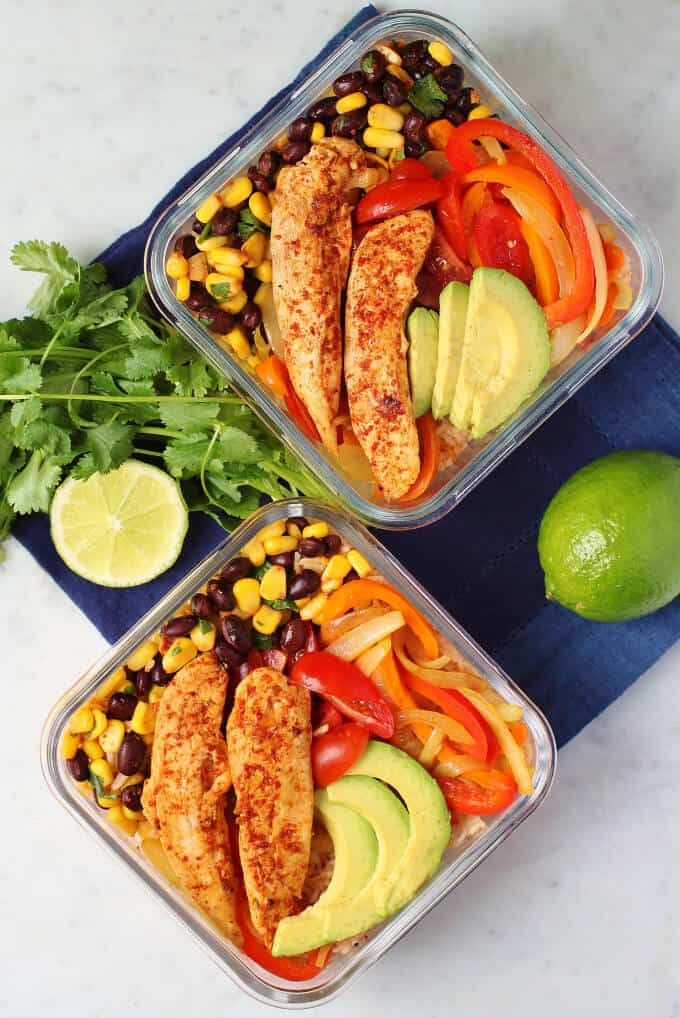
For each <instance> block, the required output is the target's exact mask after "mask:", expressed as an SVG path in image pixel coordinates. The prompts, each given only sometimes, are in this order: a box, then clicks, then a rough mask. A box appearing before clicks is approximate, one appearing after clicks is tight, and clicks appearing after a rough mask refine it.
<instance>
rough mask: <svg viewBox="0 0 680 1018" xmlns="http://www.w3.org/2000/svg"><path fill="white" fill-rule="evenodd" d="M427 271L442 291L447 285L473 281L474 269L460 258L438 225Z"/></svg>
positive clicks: (431, 245)
mask: <svg viewBox="0 0 680 1018" xmlns="http://www.w3.org/2000/svg"><path fill="white" fill-rule="evenodd" d="M425 269H426V271H427V272H428V273H429V274H430V275H431V276H433V278H434V279H436V281H437V283H438V284H439V287H440V291H441V288H442V287H444V286H446V284H447V283H454V282H458V283H469V282H470V280H471V279H472V267H471V266H470V265H468V264H467V262H464V261H463V259H462V258H459V257H458V255H457V254H456V252H455V251H454V249H453V247H452V246H451V244H449V242H448V240H447V239H446V235H445V234H444V231H443V229H442V228H441V226H439V225H438V224H435V228H434V240H433V241H432V243H431V244H430V248H429V250H428V252H427V256H426V258H425Z"/></svg>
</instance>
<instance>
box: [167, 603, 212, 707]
mask: <svg viewBox="0 0 680 1018" xmlns="http://www.w3.org/2000/svg"><path fill="white" fill-rule="evenodd" d="M215 636H216V633H215V627H214V626H213V624H212V622H208V620H207V619H199V620H198V622H197V624H196V625H195V626H194V628H193V629H192V630H191V632H190V633H189V638H190V639H191V640H193V642H194V643H195V644H196V648H197V649H198V650H200V651H206V650H212V649H213V647H214V646H215ZM162 688H163V687H162V686H159V689H162ZM152 692H153V690H152ZM159 699H160V698H159Z"/></svg>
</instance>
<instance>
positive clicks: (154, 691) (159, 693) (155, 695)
mask: <svg viewBox="0 0 680 1018" xmlns="http://www.w3.org/2000/svg"><path fill="white" fill-rule="evenodd" d="M166 689H167V686H158V685H156V683H155V682H154V684H153V686H152V687H151V689H150V690H149V703H158V701H159V700H160V699H162V697H163V693H164V692H165V690H166Z"/></svg>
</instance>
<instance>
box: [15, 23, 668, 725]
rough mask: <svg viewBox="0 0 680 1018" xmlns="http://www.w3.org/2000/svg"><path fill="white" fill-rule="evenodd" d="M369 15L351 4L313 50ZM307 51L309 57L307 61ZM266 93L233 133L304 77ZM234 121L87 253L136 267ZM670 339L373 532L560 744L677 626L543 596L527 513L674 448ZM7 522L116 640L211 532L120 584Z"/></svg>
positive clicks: (661, 618) (35, 532)
mask: <svg viewBox="0 0 680 1018" xmlns="http://www.w3.org/2000/svg"><path fill="white" fill-rule="evenodd" d="M375 13H376V11H375V8H373V7H371V6H368V7H364V8H363V9H362V10H361V11H360V12H359V13H358V14H357V15H356V16H355V17H354V18H353V19H352V20H351V21H350V22H349V23H348V24H347V25H346V26H345V28H344V29H343V31H342V32H341V33H340V34H339V35H338V36H336V37H335V38H334V39H332V40H331V42H329V44H328V46H327V47H326V48H325V49H324V50H323V52H322V53H321V54H320V57H323V56H325V55H326V54H327V52H328V51H329V50H330V49H332V48H334V47H335V46H337V45H338V43H339V42H340V41H342V40H343V39H344V38H346V37H347V36H348V35H349V34H350V33H351V32H352V31H353V29H355V28H356V27H357V26H358V25H359V24H361V23H362V22H363V21H365V20H367V19H368V18H370V17H372V16H373V15H374V14H375ZM318 61H319V57H317V58H316V59H315V60H314V61H313V63H314V64H318ZM307 71H308V68H303V70H302V71H301V72H300V75H299V78H298V79H296V82H294V83H293V84H292V85H290V86H288V87H287V88H286V89H283V90H282V91H281V92H280V93H279V94H278V95H277V96H275V97H274V98H273V99H272V100H271V103H269V104H268V105H267V106H266V107H265V108H264V110H262V111H261V112H260V113H258V114H256V116H255V117H253V119H252V120H251V121H250V122H249V123H248V124H246V125H245V126H244V128H243V129H242V130H243V131H245V130H246V129H247V128H249V127H250V126H251V125H252V124H253V123H255V122H256V121H257V120H258V119H260V117H261V116H262V115H263V114H264V113H265V112H267V111H268V110H269V108H270V107H271V106H272V105H273V104H274V103H275V102H277V101H278V100H279V99H280V98H281V97H283V96H284V95H285V94H286V93H287V92H288V91H289V89H291V88H292V87H293V85H294V84H296V83H297V81H299V80H300V79H301V78H302V77H304V75H305V74H306V73H307ZM241 133H242V131H239V132H238V133H237V134H236V135H234V136H232V137H231V138H228V139H227V140H226V141H225V142H224V144H223V145H221V146H220V147H219V148H218V149H217V150H216V151H215V152H213V153H211V155H209V156H207V157H206V158H205V159H204V160H202V162H200V163H198V164H197V165H196V166H195V167H194V168H193V169H192V170H190V171H189V173H187V174H186V175H185V176H184V177H183V178H182V180H180V181H179V182H178V183H177V184H176V186H175V187H174V188H173V189H172V190H171V191H170V193H169V194H167V195H166V196H165V197H164V198H163V199H162V200H161V201H160V202H159V204H158V205H157V206H156V208H155V209H154V210H153V211H152V212H151V214H150V215H149V217H148V218H147V219H146V221H145V222H144V223H142V224H141V225H140V226H138V227H136V228H135V229H133V230H130V231H129V232H128V233H126V234H124V235H123V236H122V237H120V238H119V239H118V240H117V241H115V242H114V243H113V244H112V245H111V246H110V247H108V248H107V249H106V251H104V252H103V253H102V254H101V255H100V258H99V260H101V261H103V262H104V264H105V265H106V266H107V268H108V270H109V274H110V277H111V279H112V280H113V281H115V282H116V283H118V284H122V283H124V282H125V281H127V280H128V279H129V278H130V277H131V276H132V275H133V274H135V273H137V272H140V271H141V268H142V256H143V251H144V244H145V241H146V237H147V234H148V232H149V229H150V228H151V226H152V224H153V223H154V221H155V220H156V218H157V217H158V215H159V214H160V213H161V212H162V210H163V209H164V208H165V207H166V206H167V205H168V204H169V203H170V202H171V201H172V200H173V199H174V198H176V197H177V196H178V195H180V194H182V193H183V192H184V191H185V190H186V189H187V188H188V187H189V185H190V184H192V183H193V182H194V180H196V179H197V178H198V177H199V176H200V175H201V174H202V173H203V172H204V171H205V170H206V169H207V168H208V166H210V165H211V164H212V163H213V162H214V160H215V159H216V158H217V157H218V156H220V155H222V153H223V152H224V151H226V150H227V149H228V148H229V147H230V146H231V145H232V144H233V143H234V142H235V141H236V140H237V139H238V136H239V135H240V134H241ZM679 374H680V337H678V335H677V334H676V333H675V332H673V330H672V329H671V328H670V327H669V326H668V325H667V324H666V322H664V321H663V320H662V319H661V318H659V317H657V318H656V319H655V320H654V321H653V322H652V323H651V325H649V326H648V328H647V329H646V330H645V332H644V333H643V334H642V335H640V336H638V338H637V339H635V340H634V341H633V342H632V343H631V344H630V346H629V347H628V348H627V349H626V350H624V351H623V352H622V353H621V354H620V355H619V356H618V357H617V358H616V359H615V360H614V361H613V362H612V363H611V364H609V365H608V367H606V368H605V369H604V370H603V371H601V372H600V374H599V375H597V376H596V377H595V378H594V379H593V380H592V381H591V382H590V383H589V384H588V385H587V386H586V388H585V389H583V390H582V391H581V392H580V393H579V394H578V395H577V396H576V397H574V398H572V399H571V400H570V401H569V402H568V403H567V404H566V405H565V406H564V407H563V408H562V409H561V410H559V411H558V412H557V413H556V414H554V415H553V417H552V418H550V420H549V421H548V422H547V423H546V424H544V425H543V427H542V428H541V429H540V430H539V431H538V432H537V433H536V434H534V435H533V436H532V437H531V438H530V439H529V440H528V441H527V442H525V443H524V444H523V445H522V446H521V447H520V448H519V449H517V450H516V451H515V452H514V453H513V454H512V455H511V456H510V457H509V459H507V460H506V461H505V462H504V463H503V464H502V465H501V466H500V467H498V468H497V469H496V470H495V471H494V473H493V474H492V475H491V477H489V478H488V479H487V480H486V481H484V482H483V483H482V484H481V485H480V486H479V487H478V488H477V489H476V490H475V491H474V492H473V493H472V494H471V495H470V496H469V497H468V498H467V499H466V500H465V502H463V504H462V505H461V506H460V507H459V508H457V509H456V510H455V511H454V512H453V513H451V514H449V516H447V517H446V518H445V519H444V520H441V521H440V522H439V523H437V524H435V525H433V526H431V527H427V528H423V529H420V530H414V531H410V532H404V533H387V534H381V538H382V540H383V541H384V543H385V544H386V545H387V546H388V547H389V548H390V549H391V550H392V551H393V552H394V554H395V555H396V556H397V557H398V558H399V559H400V560H401V561H402V562H403V563H404V564H405V566H406V567H407V568H408V569H410V570H411V571H412V572H413V573H414V574H415V576H417V577H418V579H420V580H421V582H422V583H423V584H424V586H425V587H427V588H428V589H429V590H431V591H432V593H433V594H434V596H435V597H436V598H438V599H439V600H440V601H441V603H442V604H443V605H445V606H446V608H447V609H448V610H449V611H450V612H451V613H452V615H454V616H455V617H456V618H457V619H458V620H459V621H460V622H461V623H462V625H464V626H465V627H466V628H467V629H468V631H469V632H470V633H471V634H472V635H473V636H474V637H475V638H476V639H477V640H478V641H479V642H480V643H481V644H482V646H484V647H485V648H486V649H487V650H488V651H489V652H490V653H491V654H493V655H494V657H496V658H497V659H498V661H499V662H500V663H501V664H502V666H503V667H504V668H505V669H506V670H507V671H508V672H509V674H510V675H511V676H512V677H513V678H514V679H515V680H516V681H517V682H519V683H520V685H522V686H523V688H524V689H525V690H526V691H527V693H528V694H529V695H530V696H531V697H532V698H533V699H534V700H535V701H536V702H537V703H538V704H539V706H540V707H541V708H542V709H543V710H544V711H545V713H546V715H547V716H548V718H549V720H550V722H551V724H552V726H553V729H554V731H555V735H556V737H557V741H558V743H559V744H563V743H564V742H566V741H567V740H568V739H570V738H571V737H572V736H573V735H575V734H576V732H578V731H579V730H580V729H581V728H583V726H584V725H586V724H587V723H588V722H589V721H590V720H592V718H594V717H595V716H596V715H597V714H599V713H600V711H602V710H604V708H605V707H607V706H608V705H609V704H610V703H611V702H612V701H613V700H615V699H616V698H617V697H618V696H620V695H621V693H622V692H623V691H624V690H625V689H626V688H627V687H628V686H629V685H631V683H633V682H634V681H635V680H636V679H637V678H638V677H639V676H640V675H641V674H642V673H643V672H644V671H645V670H646V669H647V668H649V666H650V665H651V664H653V662H654V661H656V660H657V658H659V657H660V656H661V655H662V654H663V652H664V651H665V650H666V649H667V648H668V647H669V646H670V645H671V644H672V643H673V642H674V641H675V640H677V639H678V638H680V598H677V599H676V601H675V602H674V603H672V604H670V605H668V607H666V608H664V609H663V610H662V611H660V612H657V613H656V614H655V615H652V616H649V617H647V618H644V619H640V620H639V621H636V622H627V623H620V624H609V625H607V624H601V623H595V622H587V621H585V620H583V619H580V618H578V617H577V616H575V615H572V614H571V613H570V612H568V611H566V610H565V609H563V608H560V607H559V605H555V604H548V603H547V602H546V600H545V596H544V590H543V576H542V573H541V570H540V567H539V564H538V557H537V554H536V536H537V533H538V525H539V521H540V518H541V515H542V513H543V511H544V509H545V507H546V505H547V503H548V501H549V500H550V498H551V497H552V495H553V494H554V493H555V491H556V490H557V488H558V487H559V485H560V484H561V483H562V482H563V481H564V480H566V478H567V477H569V476H570V475H571V474H572V473H573V472H574V471H575V470H578V468H579V467H581V466H583V465H584V464H585V463H587V462H589V461H590V460H592V459H595V458H596V457H597V456H602V455H604V454H605V453H608V452H611V451H612V450H614V449H634V448H653V449H660V450H663V451H665V452H669V453H673V454H675V455H680V389H679V388H678V386H677V383H676V381H675V380H676V379H677V377H678V375H679ZM15 534H16V536H17V538H18V539H19V540H20V541H21V542H22V544H23V545H24V546H25V547H26V548H27V549H28V550H29V551H30V552H31V554H32V555H33V556H34V557H35V558H36V559H37V561H38V562H39V563H40V564H41V565H42V566H43V567H44V568H45V569H46V570H47V571H48V572H49V573H50V575H51V576H53V577H54V579H55V580H56V581H57V583H58V584H59V586H60V587H61V588H62V589H63V590H64V591H65V592H66V593H67V594H68V595H69V597H71V599H72V600H73V601H74V602H75V603H76V604H77V605H79V607H80V608H81V609H82V611H83V612H84V613H85V614H86V615H87V616H88V617H89V618H90V619H91V620H92V622H94V624H95V625H96V626H97V628H98V629H99V630H100V631H101V632H102V633H103V635H104V636H105V637H106V638H107V639H108V640H111V641H114V640H115V639H117V638H118V637H119V636H120V635H121V634H122V633H123V632H124V631H125V630H126V629H128V627H129V626H131V625H132V624H133V623H134V622H135V621H136V620H137V619H138V618H139V617H140V616H141V615H142V614H143V613H144V612H146V611H147V610H148V609H149V608H150V607H152V605H153V604H155V602H156V601H157V600H158V599H159V598H160V597H161V596H162V595H163V594H164V593H165V592H166V591H167V590H168V589H169V588H170V587H171V586H172V585H174V584H175V583H176V582H177V581H178V580H179V579H180V578H181V577H182V576H183V575H184V574H185V573H186V572H187V571H188V570H189V568H190V567H191V566H192V565H194V564H195V563H196V562H197V561H199V560H200V559H201V558H202V557H203V556H204V555H206V554H207V553H208V552H209V551H211V550H212V548H214V546H215V545H216V544H217V543H218V542H219V541H220V540H221V539H222V537H223V536H224V534H223V531H222V530H221V529H220V528H219V527H218V526H217V524H215V523H214V522H213V521H212V520H210V519H208V518H206V517H204V516H199V515H196V516H194V517H193V519H192V524H191V527H190V530H189V534H188V537H187V540H186V543H185V546H184V549H183V551H182V555H181V556H180V559H179V561H178V562H177V563H176V564H175V566H173V568H172V569H170V570H169V571H168V572H166V573H164V574H163V575H162V576H160V577H159V578H158V579H157V580H155V581H153V582H152V583H149V584H146V585H145V586H143V587H138V588H133V589H130V590H109V589H106V588H103V587H96V586H94V585H93V584H91V583H88V582H87V581H86V580H81V579H80V578H79V577H77V576H75V575H74V574H73V573H71V572H70V571H69V570H68V569H67V568H66V567H65V566H64V564H63V562H62V561H61V559H59V557H58V556H57V555H56V553H55V551H54V548H53V546H52V542H51V540H50V535H49V526H48V521H47V517H45V516H40V517H36V516H31V517H26V518H23V519H20V520H19V522H18V525H17V526H16V528H15Z"/></svg>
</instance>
